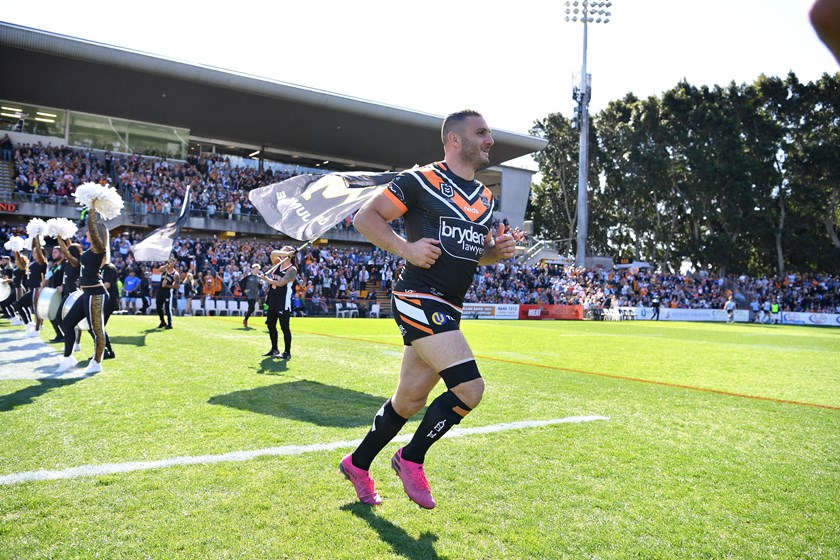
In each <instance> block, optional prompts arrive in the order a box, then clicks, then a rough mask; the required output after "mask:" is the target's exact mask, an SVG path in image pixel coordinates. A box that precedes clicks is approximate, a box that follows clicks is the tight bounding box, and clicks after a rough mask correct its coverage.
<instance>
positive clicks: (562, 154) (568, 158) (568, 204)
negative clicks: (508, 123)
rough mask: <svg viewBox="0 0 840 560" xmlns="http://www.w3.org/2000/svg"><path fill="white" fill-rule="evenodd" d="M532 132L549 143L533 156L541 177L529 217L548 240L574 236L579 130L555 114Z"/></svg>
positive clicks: (529, 210)
mask: <svg viewBox="0 0 840 560" xmlns="http://www.w3.org/2000/svg"><path fill="white" fill-rule="evenodd" d="M531 134H534V135H536V136H540V137H542V138H546V139H547V140H548V146H547V147H546V148H545V149H544V150H542V151H540V152H538V153H537V154H536V155H535V156H534V159H535V160H536V162H537V164H538V165H539V168H540V173H541V174H542V180H541V181H540V183H539V184H535V185H533V186H532V188H531V198H530V201H529V205H528V217H529V219H531V220H533V221H534V233H535V234H537V235H538V236H541V237H543V238H545V239H571V238H574V237H575V232H576V231H577V184H578V168H579V167H578V133H577V132H576V131H575V129H574V128H572V121H571V120H569V119H567V118H565V117H564V116H563V115H561V114H559V113H552V114H550V115H549V116H548V117H546V118H545V119H543V120H541V121H537V122H536V123H535V125H534V127H533V128H532V129H531Z"/></svg>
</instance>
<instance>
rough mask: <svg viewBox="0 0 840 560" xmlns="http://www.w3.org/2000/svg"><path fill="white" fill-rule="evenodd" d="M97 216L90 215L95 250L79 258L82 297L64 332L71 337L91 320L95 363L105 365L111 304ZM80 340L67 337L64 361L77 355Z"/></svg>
mask: <svg viewBox="0 0 840 560" xmlns="http://www.w3.org/2000/svg"><path fill="white" fill-rule="evenodd" d="M96 222H97V216H96V212H95V211H93V210H91V211H89V212H88V232H89V234H90V241H91V246H90V248H88V249H87V250H86V251H84V252H83V253H82V255H81V257H79V259H78V260H79V264H80V265H81V268H80V270H79V286H80V287H81V289H82V295H81V297H79V298H78V299H77V300H76V301H75V302H74V303H73V307H71V308H70V311H68V313H67V315H65V317H64V319H63V320H62V321H61V330H62V331H64V332H65V333H71V332H73V330H74V329H75V328H76V325H78V324H79V323H80V322H81V320H82V319H87V322H88V325H90V330H91V332H92V333H93V340H94V351H93V359H94V360H95V361H96V362H98V363H102V356H103V354H104V353H105V344H106V342H105V340H106V339H105V305H106V304H107V303H108V291H107V290H106V289H105V284H104V283H103V282H102V264H103V262H104V261H105V256H106V254H107V249H108V248H107V246H106V240H104V239H101V238H100V237H99V232H98V230H97V229H96ZM75 342H76V340H75V338H74V337H72V336H69V335H68V336H65V337H64V357H65V358H67V357H69V356H71V355H72V354H73V345H74V344H75Z"/></svg>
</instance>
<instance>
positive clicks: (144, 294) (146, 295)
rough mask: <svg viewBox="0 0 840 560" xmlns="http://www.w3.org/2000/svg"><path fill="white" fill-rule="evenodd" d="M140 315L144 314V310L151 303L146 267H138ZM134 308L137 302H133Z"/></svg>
mask: <svg viewBox="0 0 840 560" xmlns="http://www.w3.org/2000/svg"><path fill="white" fill-rule="evenodd" d="M139 276H140V315H145V314H146V310H147V309H148V308H149V306H150V305H152V292H151V288H150V287H149V274H148V272H146V269H145V268H143V267H142V266H141V267H140V272H139ZM134 305H135V308H136V307H137V304H136V303H135V304H134Z"/></svg>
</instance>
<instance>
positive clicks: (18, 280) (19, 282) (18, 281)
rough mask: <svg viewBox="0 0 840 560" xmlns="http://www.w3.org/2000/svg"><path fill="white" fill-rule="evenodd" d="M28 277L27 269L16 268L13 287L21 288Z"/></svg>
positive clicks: (13, 273) (13, 274)
mask: <svg viewBox="0 0 840 560" xmlns="http://www.w3.org/2000/svg"><path fill="white" fill-rule="evenodd" d="M24 278H26V271H25V270H24V269H22V268H16V269H15V270H14V271H13V272H12V287H14V288H20V287H21V286H23V279H24Z"/></svg>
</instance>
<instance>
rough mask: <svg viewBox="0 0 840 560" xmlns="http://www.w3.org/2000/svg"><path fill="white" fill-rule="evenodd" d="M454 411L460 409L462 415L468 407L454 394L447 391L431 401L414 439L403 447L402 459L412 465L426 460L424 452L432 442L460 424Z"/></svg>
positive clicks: (459, 416) (459, 419)
mask: <svg viewBox="0 0 840 560" xmlns="http://www.w3.org/2000/svg"><path fill="white" fill-rule="evenodd" d="M456 409H460V410H461V412H463V414H464V415H466V414H467V412H469V411H470V410H472V409H471V408H470V407H468V406H467V405H465V404H464V403H463V402H461V399H459V398H458V397H457V396H456V395H455V393H453V392H452V391H447V392H445V393H443V394H442V395H440V396H439V397H438V398H436V399H435V400H434V401H432V404H430V405H429V408H427V409H426V414H425V415H424V416H423V420H421V421H420V426H418V428H417V431H416V432H414V437H412V438H411V441H410V442H408V445H406V446H405V447H403V450H402V458H403V459H405V460H406V461H411V462H413V463H422V462H423V461H425V459H426V452H427V451H428V450H429V448H430V447H431V446H432V444H433V443H434V442H436V441H437V440H439V439H440V438H442V437H443V434H445V433H446V432H448V431H449V428H451V427H452V426H454V425H455V424H458V423H460V422H461V418H463V417H464V416H462V415H461V414H459V413H458V412H457V411H456Z"/></svg>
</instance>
